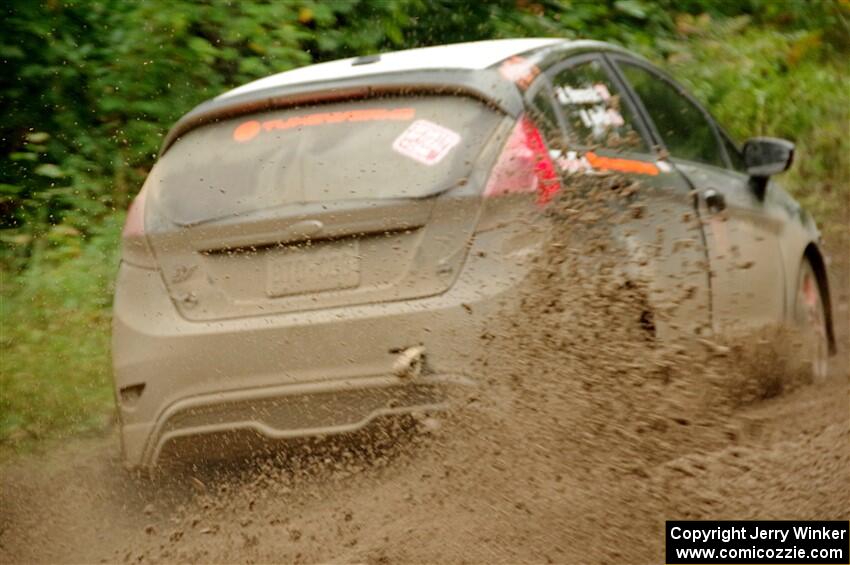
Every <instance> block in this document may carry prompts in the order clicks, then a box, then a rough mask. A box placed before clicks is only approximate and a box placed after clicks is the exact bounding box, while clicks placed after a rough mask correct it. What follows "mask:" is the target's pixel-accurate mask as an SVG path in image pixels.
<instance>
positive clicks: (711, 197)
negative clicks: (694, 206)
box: [702, 188, 726, 213]
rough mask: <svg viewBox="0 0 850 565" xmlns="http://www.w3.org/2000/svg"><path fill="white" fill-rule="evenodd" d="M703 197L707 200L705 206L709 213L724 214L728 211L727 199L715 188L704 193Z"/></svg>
mask: <svg viewBox="0 0 850 565" xmlns="http://www.w3.org/2000/svg"><path fill="white" fill-rule="evenodd" d="M702 196H703V198H705V205H706V207H707V208H708V211H709V212H715V213H716V212H722V211H723V210H725V209H726V197H725V196H723V194H721V193H719V192H717V191H716V190H714V189H713V188H709V189H708V190H706V191H705V192H703V193H702Z"/></svg>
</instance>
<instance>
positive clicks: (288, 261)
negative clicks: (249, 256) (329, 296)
mask: <svg viewBox="0 0 850 565" xmlns="http://www.w3.org/2000/svg"><path fill="white" fill-rule="evenodd" d="M266 274H267V276H266V293H267V294H268V296H270V297H280V296H290V295H293V294H306V293H310V292H326V291H331V290H342V289H346V288H355V287H357V286H358V285H359V284H360V255H359V250H358V246H357V242H346V243H345V244H340V245H334V246H329V245H323V246H316V247H300V248H290V249H284V250H281V251H274V252H271V253H269V255H268V259H267V267H266Z"/></svg>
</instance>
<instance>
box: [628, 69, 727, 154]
mask: <svg viewBox="0 0 850 565" xmlns="http://www.w3.org/2000/svg"><path fill="white" fill-rule="evenodd" d="M619 66H620V68H621V69H622V71H623V74H624V75H625V77H626V79H627V80H628V81H629V84H631V86H632V88H634V90H635V92H636V93H637V95H638V96H639V97H640V99H641V101H642V102H643V105H644V107H645V108H646V111H647V113H648V114H649V117H650V118H652V121H653V122H655V127H656V129H657V130H658V134H659V135H660V136H661V139H662V140H663V141H664V144H665V145H666V146H667V150H668V151H669V152H670V154H671V155H672V156H673V157H678V158H680V159H687V160H689V161H698V162H700V163H707V164H709V165H715V166H717V167H724V168H725V167H726V161H725V160H724V159H723V150H722V149H721V148H720V144H719V143H718V140H717V135H715V133H714V127H712V125H711V123H710V122H709V121H708V118H707V117H706V115H705V113H704V112H703V111H702V110H701V109H700V108H699V107H697V106H695V105H694V104H693V103H692V102H691V101H690V100H689V99H688V98H687V97H685V96H684V95H683V94H682V93H681V92H680V91H679V89H678V88H677V87H676V86H675V85H673V84H671V83H670V82H668V81H666V80H664V79H663V78H661V77H660V76H658V75H655V74H653V73H650V72H649V71H647V70H646V69H644V68H643V67H640V66H638V65H633V64H630V63H627V62H620V63H619Z"/></svg>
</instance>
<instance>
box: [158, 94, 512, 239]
mask: <svg viewBox="0 0 850 565" xmlns="http://www.w3.org/2000/svg"><path fill="white" fill-rule="evenodd" d="M500 118H501V115H500V114H499V113H498V112H496V111H494V110H493V109H491V108H488V107H487V106H485V105H484V104H482V103H480V102H477V101H475V100H472V99H468V98H460V97H456V96H429V97H404V98H381V99H368V100H362V101H354V102H351V101H349V102H344V103H336V104H323V105H318V106H310V107H300V108H289V109H284V110H279V111H273V112H264V113H261V114H254V115H249V116H240V117H238V118H234V119H230V120H227V121H222V122H219V123H216V124H212V125H207V126H204V127H201V128H199V129H196V130H193V131H191V132H189V133H188V134H187V135H186V136H185V137H183V138H181V139H180V140H179V141H177V143H175V144H174V146H172V147H171V148H170V149H169V151H168V152H167V153H166V154H165V155H164V156H163V157H162V159H161V160H160V162H159V163H158V164H157V165H156V168H155V178H156V182H155V183H154V186H151V187H150V189H151V190H152V191H155V192H158V193H159V194H158V196H159V198H158V202H159V203H160V206H161V207H162V211H163V212H164V213H165V214H166V215H167V216H168V217H169V218H170V219H171V220H172V221H174V222H176V223H179V224H192V223H197V222H201V221H205V220H211V219H217V218H222V217H225V216H233V215H235V214H243V213H248V212H253V211H257V210H263V209H270V208H276V207H281V206H287V205H290V204H298V203H310V202H326V201H338V200H362V199H384V198H420V197H424V196H429V195H432V194H436V193H438V192H441V191H443V190H445V189H447V188H449V187H451V186H453V185H455V184H456V183H457V182H458V181H459V180H460V179H462V178H464V177H466V176H468V174H469V173H470V170H471V168H472V165H473V162H474V161H475V159H476V158H477V156H478V154H479V152H480V151H481V149H482V147H483V146H484V144H485V143H486V142H487V139H488V138H489V136H490V135H491V134H492V132H493V131H494V129H495V127H496V125H497V124H498V122H499V120H500Z"/></svg>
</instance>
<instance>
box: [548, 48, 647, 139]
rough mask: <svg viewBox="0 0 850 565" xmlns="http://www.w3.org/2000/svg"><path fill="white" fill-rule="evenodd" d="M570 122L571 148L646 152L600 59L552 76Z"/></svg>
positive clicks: (568, 124) (633, 122) (568, 129)
mask: <svg viewBox="0 0 850 565" xmlns="http://www.w3.org/2000/svg"><path fill="white" fill-rule="evenodd" d="M552 82H553V84H554V88H555V97H556V99H557V102H558V105H559V106H560V107H561V110H562V112H563V115H564V118H565V120H566V122H567V139H566V140H565V141H566V144H567V146H568V147H569V148H575V147H596V146H601V147H604V148H607V149H614V150H628V151H637V152H646V151H648V150H649V148H648V146H647V144H646V142H645V141H644V139H643V138H642V137H641V135H640V134H639V133H638V130H637V127H636V126H635V124H636V119H635V116H634V113H633V112H632V110H631V108H630V107H629V106H628V104H627V102H626V101H625V100H623V99H622V98H621V93H620V91H619V90H618V89H617V86H616V84H615V83H614V81H613V80H611V76H610V75H609V74H608V71H607V70H606V69H605V68H604V67H603V66H602V63H601V62H599V61H597V60H590V61H586V62H582V63H578V64H577V65H575V66H572V67H568V68H566V69H564V70H562V71H560V72H558V73H557V74H555V76H554V79H553V81H552Z"/></svg>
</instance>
